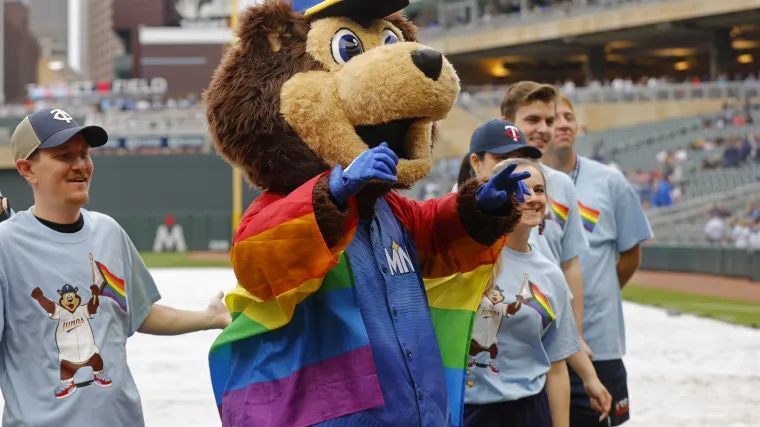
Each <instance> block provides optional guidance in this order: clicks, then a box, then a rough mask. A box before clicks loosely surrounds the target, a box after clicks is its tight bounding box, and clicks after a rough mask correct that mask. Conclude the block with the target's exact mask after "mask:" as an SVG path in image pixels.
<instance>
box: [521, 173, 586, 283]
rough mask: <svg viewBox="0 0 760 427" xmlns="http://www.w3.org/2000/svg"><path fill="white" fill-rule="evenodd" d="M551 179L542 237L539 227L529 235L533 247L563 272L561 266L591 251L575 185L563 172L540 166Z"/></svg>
mask: <svg viewBox="0 0 760 427" xmlns="http://www.w3.org/2000/svg"><path fill="white" fill-rule="evenodd" d="M541 167H543V168H544V171H545V172H546V176H547V177H548V178H549V186H548V187H549V196H550V197H551V199H552V200H551V206H550V207H549V206H547V213H546V216H545V219H544V222H543V225H544V230H543V235H539V234H538V227H535V228H534V229H533V231H532V232H531V233H530V240H529V242H530V244H531V245H532V246H534V247H536V248H537V249H538V250H539V251H540V252H541V253H542V254H543V255H544V256H545V257H547V258H549V260H550V261H552V262H554V263H555V264H557V265H558V266H560V268H561V267H562V264H563V263H565V262H567V261H570V260H571V259H573V258H575V257H577V256H579V255H580V254H581V252H584V251H587V250H588V241H587V240H586V236H585V235H584V233H583V224H582V223H581V216H580V213H579V210H578V199H577V197H576V195H575V186H574V185H573V181H572V180H571V179H570V178H569V177H568V176H567V174H564V173H562V172H559V171H557V170H555V169H552V168H550V167H548V166H545V165H541Z"/></svg>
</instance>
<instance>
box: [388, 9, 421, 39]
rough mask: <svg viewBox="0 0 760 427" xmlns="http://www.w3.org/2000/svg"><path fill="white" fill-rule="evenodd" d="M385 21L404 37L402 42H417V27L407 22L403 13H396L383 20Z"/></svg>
mask: <svg viewBox="0 0 760 427" xmlns="http://www.w3.org/2000/svg"><path fill="white" fill-rule="evenodd" d="M385 20H386V21H388V22H390V23H391V24H393V25H394V26H395V27H396V28H398V29H399V30H400V31H401V34H403V35H404V40H406V41H408V42H419V40H418V39H417V26H416V25H414V24H413V23H412V22H411V21H409V20H408V19H407V18H406V16H405V15H404V14H403V12H396V13H394V14H393V15H390V16H389V17H387V18H385Z"/></svg>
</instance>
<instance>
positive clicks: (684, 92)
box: [459, 82, 760, 109]
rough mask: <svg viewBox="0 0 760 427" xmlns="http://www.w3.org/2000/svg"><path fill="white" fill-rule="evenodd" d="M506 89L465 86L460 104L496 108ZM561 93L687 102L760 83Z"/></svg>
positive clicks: (743, 91)
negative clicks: (466, 94) (466, 99)
mask: <svg viewBox="0 0 760 427" xmlns="http://www.w3.org/2000/svg"><path fill="white" fill-rule="evenodd" d="M508 88H509V86H508V85H503V86H485V87H477V86H476V87H466V88H463V90H466V91H467V92H469V93H470V95H471V98H470V99H471V101H470V105H467V104H466V103H465V104H463V103H462V97H461V96H460V98H459V102H460V105H461V106H462V107H463V108H466V109H475V108H482V107H488V108H490V107H498V106H499V104H500V103H501V100H502V99H503V98H504V94H505V93H506V92H507V89H508ZM559 90H560V92H562V93H563V94H564V95H566V96H567V97H568V98H570V100H571V101H573V103H575V104H591V103H603V102H642V101H688V100H694V99H729V98H737V99H742V100H743V99H746V98H753V97H758V96H760V82H755V83H750V82H723V83H719V82H709V83H698V84H695V83H668V84H660V85H657V86H654V87H644V86H633V87H630V88H620V89H618V88H613V87H608V86H604V87H576V88H575V89H573V90H572V91H565V90H563V89H562V88H561V87H560V88H559Z"/></svg>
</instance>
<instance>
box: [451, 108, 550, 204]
mask: <svg viewBox="0 0 760 427" xmlns="http://www.w3.org/2000/svg"><path fill="white" fill-rule="evenodd" d="M515 157H528V158H532V159H540V158H541V151H540V150H539V149H538V148H536V147H531V146H529V145H528V143H527V140H526V139H525V135H523V133H522V132H520V130H519V129H518V128H517V126H515V125H514V124H512V122H509V121H507V120H491V121H490V122H486V123H485V124H483V125H481V126H480V127H479V128H477V129H475V132H473V134H472V138H471V139H470V152H469V153H467V155H466V156H464V158H463V159H462V164H461V166H460V168H459V177H458V178H457V184H456V185H455V186H454V189H453V190H452V191H457V188H458V187H459V184H460V183H462V182H465V181H467V180H468V179H470V178H473V177H475V176H477V175H478V171H480V170H481V169H482V170H484V171H491V170H492V169H493V168H494V166H496V164H498V163H499V162H500V161H502V160H505V159H509V158H515Z"/></svg>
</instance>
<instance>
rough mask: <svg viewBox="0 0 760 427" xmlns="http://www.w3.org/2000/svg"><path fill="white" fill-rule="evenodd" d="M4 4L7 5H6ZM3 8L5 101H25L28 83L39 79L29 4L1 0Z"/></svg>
mask: <svg viewBox="0 0 760 427" xmlns="http://www.w3.org/2000/svg"><path fill="white" fill-rule="evenodd" d="M3 6H4V7H3ZM0 7H2V9H3V14H2V15H3V17H2V23H3V29H2V32H3V41H2V47H3V62H2V70H0V71H2V73H0V74H2V78H1V80H2V87H3V90H2V91H0V104H2V98H3V94H4V95H5V102H12V103H23V102H24V101H25V99H26V85H27V84H28V83H34V82H36V81H37V74H38V73H37V60H38V58H39V54H40V49H39V45H38V43H37V38H36V37H35V36H34V34H32V32H31V31H30V29H29V6H28V5H27V4H26V2H23V1H9V0H0Z"/></svg>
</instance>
